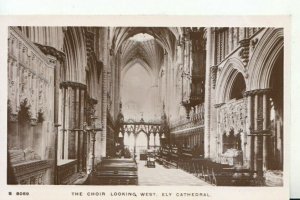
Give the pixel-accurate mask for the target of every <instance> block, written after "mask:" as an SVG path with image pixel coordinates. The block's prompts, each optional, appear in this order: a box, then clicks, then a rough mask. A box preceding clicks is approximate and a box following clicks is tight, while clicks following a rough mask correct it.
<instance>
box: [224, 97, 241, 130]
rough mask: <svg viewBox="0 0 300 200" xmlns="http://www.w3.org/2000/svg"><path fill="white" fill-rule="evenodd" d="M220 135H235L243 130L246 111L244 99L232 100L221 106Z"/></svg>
mask: <svg viewBox="0 0 300 200" xmlns="http://www.w3.org/2000/svg"><path fill="white" fill-rule="evenodd" d="M218 112H219V116H220V117H219V120H218V123H219V124H220V133H224V132H226V133H229V132H230V131H231V130H234V131H235V133H238V132H240V131H241V130H245V119H246V109H245V103H244V99H240V100H232V101H230V102H228V103H227V104H224V105H222V106H221V107H220V108H219V110H218Z"/></svg>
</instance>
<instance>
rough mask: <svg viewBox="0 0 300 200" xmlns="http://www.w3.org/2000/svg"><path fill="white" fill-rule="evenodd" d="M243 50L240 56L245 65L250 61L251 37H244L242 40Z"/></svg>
mask: <svg viewBox="0 0 300 200" xmlns="http://www.w3.org/2000/svg"><path fill="white" fill-rule="evenodd" d="M240 45H241V50H240V52H239V56H240V58H241V59H242V61H243V64H244V66H246V65H247V64H248V62H249V45H250V40H249V39H243V40H241V41H240Z"/></svg>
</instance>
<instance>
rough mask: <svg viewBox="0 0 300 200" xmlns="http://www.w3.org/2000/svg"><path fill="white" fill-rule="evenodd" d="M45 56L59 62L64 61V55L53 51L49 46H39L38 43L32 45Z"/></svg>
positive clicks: (55, 50)
mask: <svg viewBox="0 0 300 200" xmlns="http://www.w3.org/2000/svg"><path fill="white" fill-rule="evenodd" d="M34 44H35V45H36V46H37V47H38V48H39V49H40V50H41V51H42V52H43V53H44V54H45V55H51V56H53V57H55V58H56V59H58V60H59V61H61V62H62V61H63V60H64V59H65V53H63V52H61V51H59V50H57V49H55V48H54V47H51V46H46V45H41V44H38V43H34Z"/></svg>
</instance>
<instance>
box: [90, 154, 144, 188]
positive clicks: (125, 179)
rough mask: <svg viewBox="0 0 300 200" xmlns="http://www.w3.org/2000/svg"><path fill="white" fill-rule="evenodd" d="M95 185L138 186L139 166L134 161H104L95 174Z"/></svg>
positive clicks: (93, 182)
mask: <svg viewBox="0 0 300 200" xmlns="http://www.w3.org/2000/svg"><path fill="white" fill-rule="evenodd" d="M93 176H94V177H93V181H92V184H93V185H137V184H138V173H137V164H136V163H135V162H134V161H133V160H132V159H103V160H102V162H101V163H100V164H98V165H97V167H96V172H95V173H94V174H93Z"/></svg>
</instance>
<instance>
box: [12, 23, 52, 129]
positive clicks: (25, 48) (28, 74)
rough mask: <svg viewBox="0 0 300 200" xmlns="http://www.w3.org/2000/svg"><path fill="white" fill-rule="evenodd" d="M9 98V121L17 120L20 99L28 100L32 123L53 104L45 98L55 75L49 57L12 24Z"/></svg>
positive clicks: (22, 100)
mask: <svg viewBox="0 0 300 200" xmlns="http://www.w3.org/2000/svg"><path fill="white" fill-rule="evenodd" d="M8 47H9V49H8V65H9V67H8V73H9V76H8V83H9V84H8V87H9V89H8V91H9V92H8V99H9V101H10V107H11V112H10V115H11V116H9V120H10V121H15V120H16V119H17V117H16V116H17V115H18V113H19V111H20V107H21V103H22V102H25V101H26V103H27V106H28V108H29V110H28V111H29V115H30V118H31V120H30V121H31V124H32V125H35V124H36V119H37V116H38V111H41V112H44V111H45V110H48V109H47V108H50V107H51V105H50V102H48V101H46V99H47V98H49V96H48V91H50V88H51V87H52V86H51V84H50V80H51V77H52V76H53V72H54V70H53V68H52V67H51V66H50V64H49V63H48V58H47V57H46V56H45V55H44V54H42V53H41V51H39V50H38V48H37V47H36V45H34V44H33V43H31V42H29V41H28V40H27V39H26V38H24V37H23V36H22V34H20V33H19V32H18V31H16V30H15V29H13V28H11V29H10V32H9V45H8Z"/></svg>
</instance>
